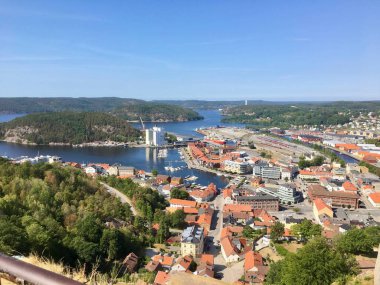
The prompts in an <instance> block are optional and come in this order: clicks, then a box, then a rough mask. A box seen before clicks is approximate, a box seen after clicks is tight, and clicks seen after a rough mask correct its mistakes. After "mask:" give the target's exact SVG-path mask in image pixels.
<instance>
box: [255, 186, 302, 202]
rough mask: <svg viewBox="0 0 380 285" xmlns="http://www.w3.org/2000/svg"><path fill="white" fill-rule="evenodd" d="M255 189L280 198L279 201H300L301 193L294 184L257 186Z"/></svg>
mask: <svg viewBox="0 0 380 285" xmlns="http://www.w3.org/2000/svg"><path fill="white" fill-rule="evenodd" d="M257 191H260V192H262V193H265V194H269V195H272V196H274V197H277V198H278V199H280V202H281V203H285V204H295V203H298V202H300V201H301V199H302V197H301V193H300V192H298V191H297V190H296V187H295V186H294V184H290V183H289V184H283V185H281V186H280V187H279V188H274V187H259V188H257Z"/></svg>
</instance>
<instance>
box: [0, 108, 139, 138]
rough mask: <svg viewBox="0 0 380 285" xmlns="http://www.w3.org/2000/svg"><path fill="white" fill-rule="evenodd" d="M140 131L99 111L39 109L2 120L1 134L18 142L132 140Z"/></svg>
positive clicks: (2, 136) (0, 135) (0, 125)
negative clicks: (10, 119)
mask: <svg viewBox="0 0 380 285" xmlns="http://www.w3.org/2000/svg"><path fill="white" fill-rule="evenodd" d="M139 135H140V133H139V131H138V130H136V129H134V128H133V127H132V126H131V125H130V124H129V123H128V122H127V121H125V120H122V119H120V118H117V117H115V116H112V115H109V114H105V113H97V112H94V113H89V112H57V113H36V114H30V115H26V116H24V117H19V118H16V119H14V120H12V121H10V122H7V123H2V124H0V138H1V139H3V140H5V141H9V142H16V143H33V144H49V143H56V144H80V143H89V142H94V141H106V140H110V141H115V142H129V141H134V140H136V139H137V138H138V137H139Z"/></svg>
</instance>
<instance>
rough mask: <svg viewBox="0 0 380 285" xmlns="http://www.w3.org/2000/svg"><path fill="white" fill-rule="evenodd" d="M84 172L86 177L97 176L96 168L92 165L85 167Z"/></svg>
mask: <svg viewBox="0 0 380 285" xmlns="http://www.w3.org/2000/svg"><path fill="white" fill-rule="evenodd" d="M84 172H86V174H88V175H96V174H97V168H96V167H95V166H93V165H91V166H87V167H85V168H84Z"/></svg>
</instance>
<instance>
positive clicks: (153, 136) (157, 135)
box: [145, 126, 165, 147]
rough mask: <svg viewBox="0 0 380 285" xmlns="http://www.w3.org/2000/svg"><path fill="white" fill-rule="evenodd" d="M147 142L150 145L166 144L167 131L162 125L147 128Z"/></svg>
mask: <svg viewBox="0 0 380 285" xmlns="http://www.w3.org/2000/svg"><path fill="white" fill-rule="evenodd" d="M145 143H146V144H147V145H149V146H158V147H159V146H163V145H164V144H165V133H164V131H163V129H162V128H160V127H157V126H155V127H153V128H151V129H146V130H145Z"/></svg>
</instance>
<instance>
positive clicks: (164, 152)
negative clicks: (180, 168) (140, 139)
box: [157, 148, 168, 158]
mask: <svg viewBox="0 0 380 285" xmlns="http://www.w3.org/2000/svg"><path fill="white" fill-rule="evenodd" d="M167 156H168V150H167V149H166V148H164V149H160V150H159V151H158V154H157V157H159V158H165V157H167Z"/></svg>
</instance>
